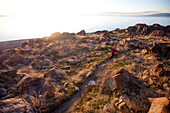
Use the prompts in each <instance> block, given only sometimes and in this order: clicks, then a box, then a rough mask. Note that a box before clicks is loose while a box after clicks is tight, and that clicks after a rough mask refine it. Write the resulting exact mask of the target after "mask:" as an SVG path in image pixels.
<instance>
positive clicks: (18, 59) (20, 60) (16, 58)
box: [5, 54, 32, 66]
mask: <svg viewBox="0 0 170 113" xmlns="http://www.w3.org/2000/svg"><path fill="white" fill-rule="evenodd" d="M31 61H32V59H31V58H27V57H24V56H22V55H20V54H16V55H13V56H11V57H10V58H9V59H7V60H6V61H5V63H6V64H8V65H11V66H16V65H18V64H24V65H28V64H29V63H30V62H31Z"/></svg>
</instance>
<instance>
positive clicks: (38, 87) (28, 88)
mask: <svg viewBox="0 0 170 113" xmlns="http://www.w3.org/2000/svg"><path fill="white" fill-rule="evenodd" d="M24 85H25V86H22V87H21V92H20V93H21V94H28V95H34V94H33V92H34V93H35V94H36V95H43V94H45V93H46V92H52V91H53V87H52V85H50V84H49V83H48V82H47V81H46V80H45V79H44V78H34V79H33V80H31V81H30V82H29V83H28V84H24Z"/></svg>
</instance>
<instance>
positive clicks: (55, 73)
mask: <svg viewBox="0 0 170 113" xmlns="http://www.w3.org/2000/svg"><path fill="white" fill-rule="evenodd" d="M44 77H45V78H48V77H50V78H56V79H65V78H66V75H65V73H63V72H60V71H57V70H56V69H51V70H50V71H48V72H46V73H45V74H44Z"/></svg>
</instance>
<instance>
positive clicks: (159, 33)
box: [149, 30, 165, 37]
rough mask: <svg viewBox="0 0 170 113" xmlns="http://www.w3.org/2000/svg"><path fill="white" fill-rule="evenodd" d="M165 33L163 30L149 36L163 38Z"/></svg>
mask: <svg viewBox="0 0 170 113" xmlns="http://www.w3.org/2000/svg"><path fill="white" fill-rule="evenodd" d="M164 34H165V32H164V31H163V30H155V31H153V32H152V33H151V34H150V35H149V36H160V37H163V36H164Z"/></svg>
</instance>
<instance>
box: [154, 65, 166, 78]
mask: <svg viewBox="0 0 170 113" xmlns="http://www.w3.org/2000/svg"><path fill="white" fill-rule="evenodd" d="M153 73H154V74H155V75H156V76H157V77H163V76H166V72H165V70H164V69H163V65H162V64H156V65H155V66H154V68H153Z"/></svg>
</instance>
